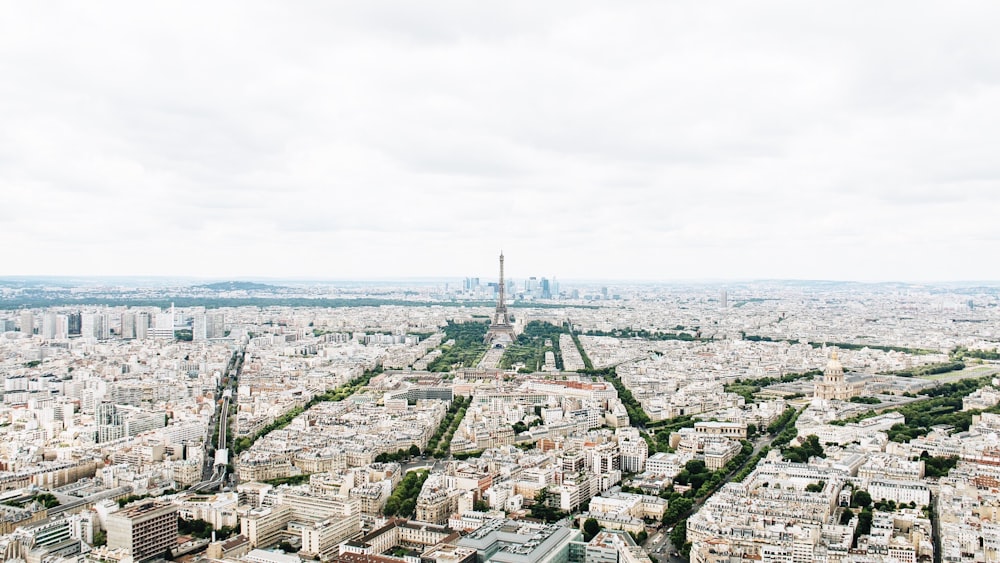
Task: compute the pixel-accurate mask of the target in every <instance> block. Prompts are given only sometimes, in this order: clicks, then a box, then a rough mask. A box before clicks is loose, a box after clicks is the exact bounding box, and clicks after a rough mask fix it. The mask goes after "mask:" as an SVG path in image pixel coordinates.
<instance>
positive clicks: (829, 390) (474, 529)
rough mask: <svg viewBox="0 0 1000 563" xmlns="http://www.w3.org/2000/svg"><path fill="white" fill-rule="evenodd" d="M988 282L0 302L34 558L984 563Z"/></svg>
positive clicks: (77, 295) (354, 287)
mask: <svg viewBox="0 0 1000 563" xmlns="http://www.w3.org/2000/svg"><path fill="white" fill-rule="evenodd" d="M998 304H1000V291H998V290H997V288H996V287H992V286H972V285H968V286H964V285H961V284H951V285H948V286H935V285H915V284H849V283H834V282H814V283H809V282H778V281H770V282H745V283H731V284H727V285H721V284H640V283H634V284H625V283H597V284H595V283H572V282H559V281H556V280H555V279H554V278H553V279H550V278H547V277H541V276H533V277H526V278H520V279H515V278H509V277H507V274H505V273H504V258H503V256H502V255H501V257H500V274H499V276H498V277H496V278H495V279H493V280H485V279H480V278H475V277H469V278H465V279H462V280H451V281H441V282H420V283H412V284H408V283H405V282H393V283H388V282H384V283H379V284H364V283H354V284H335V283H331V284H303V283H299V284H295V283H288V284H279V283H258V282H219V283H203V284H193V285H177V286H169V285H163V284H161V285H158V286H147V287H136V286H128V285H126V284H125V283H123V282H122V281H120V280H119V281H116V282H114V283H109V282H103V283H102V282H100V281H92V282H90V283H87V284H77V285H74V284H73V283H71V282H69V281H67V280H42V279H27V280H24V279H22V280H14V279H7V280H4V281H3V283H2V286H0V305H2V306H3V311H2V312H0V329H2V331H0V352H2V363H0V374H2V376H3V379H4V385H3V408H2V410H0V432H2V434H3V442H4V443H5V444H6V445H5V447H4V448H3V450H2V454H0V483H2V487H0V497H2V498H0V501H2V504H0V515H2V520H0V533H2V536H0V550H2V552H3V556H4V558H5V560H8V561H25V562H29V563H34V562H42V561H45V562H51V563H55V562H70V561H76V562H79V561H94V562H118V563H128V562H143V561H155V560H161V559H168V560H178V561H191V562H198V561H229V562H241V561H245V562H254V563H265V562H266V563H292V562H297V561H300V560H319V561H343V562H354V563H362V562H376V563H473V562H486V561H490V562H498V563H516V562H525V563H527V562H550V561H551V562H574V563H593V562H622V563H638V562H642V561H649V560H652V561H654V562H656V563H665V562H668V561H680V560H690V561H696V562H699V563H709V562H711V563H722V562H727V563H732V562H737V561H748V560H749V561H762V562H792V561H794V562H798V561H803V562H805V561H829V562H870V561H902V562H917V561H927V562H931V561H993V560H996V558H997V557H998V546H1000V525H998V524H996V519H997V507H998V506H1000V496H998V491H1000V473H998V470H997V468H998V467H1000V439H998V437H997V436H998V432H1000V382H998V380H997V371H998V367H997V360H998V359H1000V353H998V352H997V342H998V341H1000V328H998V327H1000V324H998V321H1000V313H998V310H1000V307H998Z"/></svg>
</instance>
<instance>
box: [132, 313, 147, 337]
mask: <svg viewBox="0 0 1000 563" xmlns="http://www.w3.org/2000/svg"><path fill="white" fill-rule="evenodd" d="M135 337H136V339H138V340H145V339H146V338H148V337H149V313H147V312H145V311H142V312H140V313H139V314H138V315H136V317H135Z"/></svg>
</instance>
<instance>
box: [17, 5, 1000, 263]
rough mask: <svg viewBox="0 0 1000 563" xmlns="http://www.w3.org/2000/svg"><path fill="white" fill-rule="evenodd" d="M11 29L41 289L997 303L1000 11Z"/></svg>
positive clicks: (471, 8)
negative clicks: (787, 292)
mask: <svg viewBox="0 0 1000 563" xmlns="http://www.w3.org/2000/svg"><path fill="white" fill-rule="evenodd" d="M943 10H944V8H942V6H941V5H934V4H924V3H921V2H917V3H914V2H896V3H883V4H877V5H872V4H870V3H861V2H857V3H851V2H848V3H838V4H836V5H828V6H824V7H819V6H817V5H815V4H808V5H805V4H801V3H793V2H775V3H768V2H755V3H752V4H749V3H739V2H733V3H722V4H720V3H711V4H705V3H701V4H677V3H629V4H627V5H611V4H598V3H580V2H565V3H559V2H555V3H545V4H544V5H541V6H539V5H538V4H537V3H496V4H483V3H467V2H451V3H418V4H414V3H408V2H400V3H369V2H364V3H320V2H317V3H296V4H294V5H288V4H280V3H244V2H240V3H232V4H222V3H211V4H207V5H206V4H203V3H171V4H169V5H149V4H135V3H124V2H122V3H117V2H108V3H85V4H79V3H66V4H61V5H59V7H58V9H53V8H52V7H51V6H46V7H44V8H43V7H41V6H38V5H35V4H32V3H23V2H3V3H0V13H2V17H0V76H2V77H3V78H2V79H0V124H2V126H0V195H2V202H0V232H2V233H3V234H4V239H5V242H4V266H3V270H4V271H6V272H9V273H12V274H44V273H53V274H70V275H75V274H183V275H203V276H221V277H237V276H242V275H261V276H276V277H297V276H309V277H320V278H341V279H342V278H349V277H354V278H365V277H393V276H397V277H404V276H447V275H464V274H481V275H489V274H490V273H491V272H492V269H493V261H494V255H495V254H496V250H497V249H498V248H499V247H501V246H502V247H504V249H505V250H506V252H507V255H508V257H509V259H508V266H509V270H510V272H511V273H512V275H516V276H517V275H555V276H557V277H560V278H563V279H565V278H574V277H575V278H642V279H677V278H750V277H769V278H774V277H789V278H834V279H861V280H884V279H1000V267H998V266H995V265H993V264H992V263H990V261H988V260H983V259H982V258H983V257H985V256H992V255H993V254H995V253H996V251H997V241H998V239H1000V230H998V227H997V226H996V222H995V221H994V219H993V218H994V217H995V216H996V215H997V212H998V211H1000V167H998V165H997V164H996V163H997V161H996V158H995V157H994V156H993V155H996V154H998V153H1000V139H998V133H997V132H998V131H1000V127H998V126H1000V107H998V106H997V104H996V103H995V100H996V99H997V97H998V94H1000V91H998V90H1000V71H998V70H997V69H1000V60H998V59H1000V39H998V38H997V36H996V34H995V33H994V32H993V29H992V27H991V22H994V21H996V17H995V16H997V15H998V14H997V12H998V11H1000V7H998V6H996V5H994V4H992V3H986V2H971V3H952V4H949V5H948V6H947V7H946V11H943Z"/></svg>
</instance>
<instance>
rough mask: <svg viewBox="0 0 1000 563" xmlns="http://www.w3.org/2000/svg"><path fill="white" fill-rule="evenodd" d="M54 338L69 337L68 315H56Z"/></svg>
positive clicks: (63, 338)
mask: <svg viewBox="0 0 1000 563" xmlns="http://www.w3.org/2000/svg"><path fill="white" fill-rule="evenodd" d="M56 338H57V339H59V340H65V339H67V338H69V315H56Z"/></svg>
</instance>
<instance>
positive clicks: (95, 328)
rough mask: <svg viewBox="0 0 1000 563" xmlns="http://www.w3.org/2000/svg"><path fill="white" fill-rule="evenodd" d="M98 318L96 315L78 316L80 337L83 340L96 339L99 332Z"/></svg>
mask: <svg viewBox="0 0 1000 563" xmlns="http://www.w3.org/2000/svg"><path fill="white" fill-rule="evenodd" d="M100 322H101V320H100V318H99V317H98V316H97V313H83V314H82V315H81V316H80V336H82V337H84V338H97V334H98V332H99V331H100Z"/></svg>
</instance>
